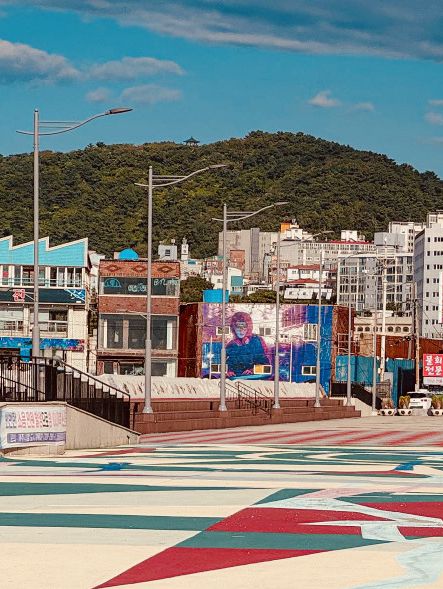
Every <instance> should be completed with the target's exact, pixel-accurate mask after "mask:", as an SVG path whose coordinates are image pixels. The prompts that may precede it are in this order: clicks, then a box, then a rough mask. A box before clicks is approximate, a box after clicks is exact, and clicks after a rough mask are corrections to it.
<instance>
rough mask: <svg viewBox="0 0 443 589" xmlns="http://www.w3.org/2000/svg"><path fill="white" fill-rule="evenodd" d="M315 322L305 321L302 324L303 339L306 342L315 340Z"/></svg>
mask: <svg viewBox="0 0 443 589" xmlns="http://www.w3.org/2000/svg"><path fill="white" fill-rule="evenodd" d="M317 327H318V326H317V324H316V323H305V324H304V325H303V339H304V340H305V341H307V342H309V341H311V342H312V341H314V342H315V341H317Z"/></svg>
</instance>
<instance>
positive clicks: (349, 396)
mask: <svg viewBox="0 0 443 589" xmlns="http://www.w3.org/2000/svg"><path fill="white" fill-rule="evenodd" d="M365 253H366V252H363V251H361V252H355V253H353V254H350V255H349V256H346V257H345V258H343V259H341V260H339V269H340V262H346V261H347V260H350V259H351V258H355V257H358V256H360V255H362V254H365ZM350 276H351V274H349V277H350ZM348 286H349V290H348V362H347V372H346V405H347V406H348V405H349V406H350V405H352V400H351V399H352V379H351V355H352V354H351V351H352V350H351V348H352V329H351V326H352V304H351V280H350V278H349V284H348ZM357 295H358V292H357V293H356V296H357ZM356 303H357V300H356Z"/></svg>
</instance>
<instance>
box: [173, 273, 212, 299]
mask: <svg viewBox="0 0 443 589" xmlns="http://www.w3.org/2000/svg"><path fill="white" fill-rule="evenodd" d="M212 288H213V284H212V283H211V282H208V281H207V280H205V279H204V278H202V277H201V276H189V277H188V278H187V279H186V280H183V282H182V283H181V285H180V300H181V302H182V303H200V302H201V301H202V300H203V291H204V290H212Z"/></svg>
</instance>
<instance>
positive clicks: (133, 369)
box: [119, 362, 145, 376]
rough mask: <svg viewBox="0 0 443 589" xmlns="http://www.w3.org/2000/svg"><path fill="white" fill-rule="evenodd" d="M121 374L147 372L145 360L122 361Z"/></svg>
mask: <svg viewBox="0 0 443 589" xmlns="http://www.w3.org/2000/svg"><path fill="white" fill-rule="evenodd" d="M119 369H120V370H119V373H120V374H130V375H131V376H140V375H142V374H144V373H145V365H144V362H120V363H119Z"/></svg>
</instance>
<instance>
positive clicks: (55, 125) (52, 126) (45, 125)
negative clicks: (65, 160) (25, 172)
mask: <svg viewBox="0 0 443 589" xmlns="http://www.w3.org/2000/svg"><path fill="white" fill-rule="evenodd" d="M131 110H132V108H111V109H110V110H107V111H106V112H102V113H99V114H96V115H93V116H91V117H88V118H87V119H84V120H83V121H40V114H39V111H38V109H35V110H34V128H33V130H32V131H17V133H20V134H22V135H32V136H33V137H34V207H33V208H34V305H33V309H34V318H33V324H32V356H33V357H34V358H36V357H38V356H39V355H40V327H39V322H38V320H39V301H40V297H39V282H40V280H39V274H40V267H39V198H40V166H39V159H40V153H39V139H40V137H42V136H47V135H61V134H62V133H67V132H69V131H73V130H74V129H78V128H79V127H83V125H86V124H87V123H90V122H91V121H94V120H95V119H99V118H100V117H105V116H108V115H117V114H122V113H126V112H130V111H131ZM41 129H45V130H44V131H41Z"/></svg>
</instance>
